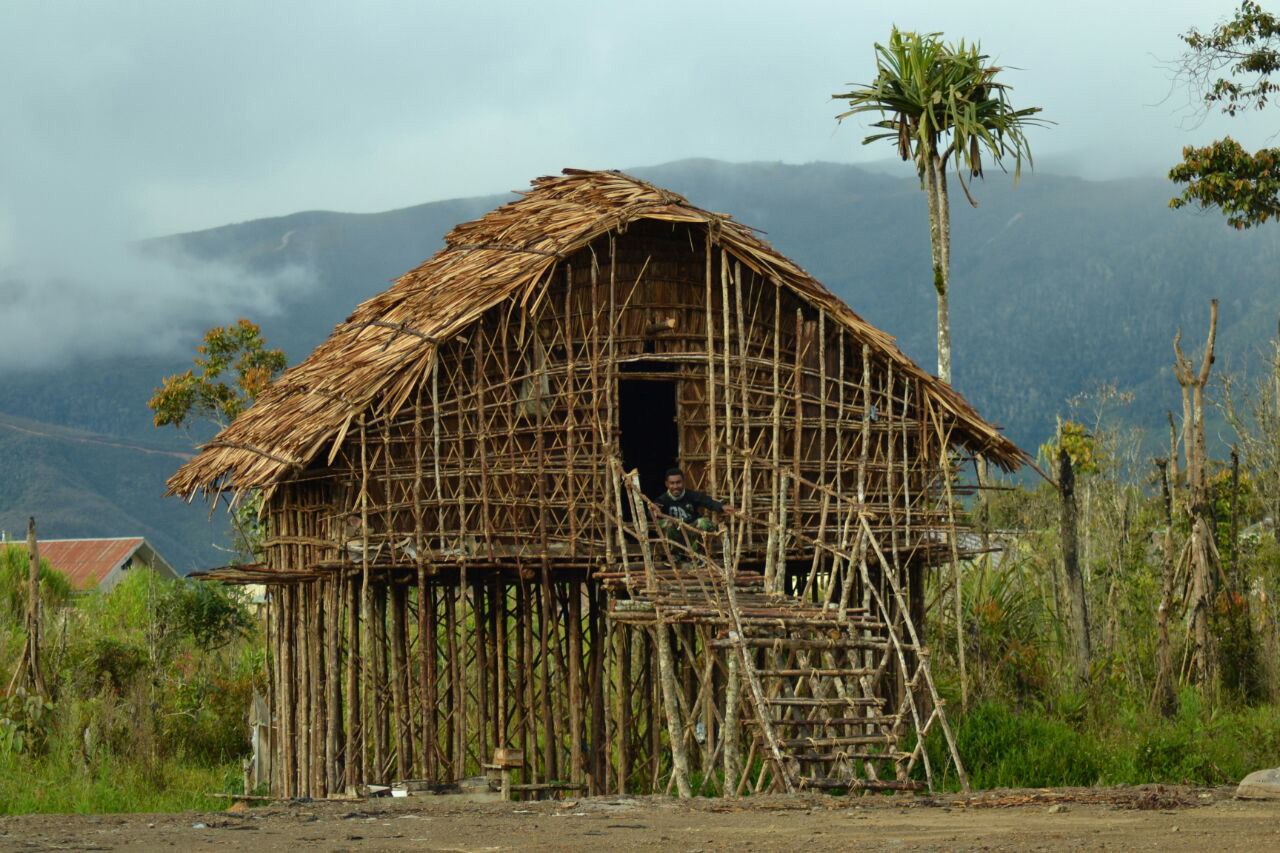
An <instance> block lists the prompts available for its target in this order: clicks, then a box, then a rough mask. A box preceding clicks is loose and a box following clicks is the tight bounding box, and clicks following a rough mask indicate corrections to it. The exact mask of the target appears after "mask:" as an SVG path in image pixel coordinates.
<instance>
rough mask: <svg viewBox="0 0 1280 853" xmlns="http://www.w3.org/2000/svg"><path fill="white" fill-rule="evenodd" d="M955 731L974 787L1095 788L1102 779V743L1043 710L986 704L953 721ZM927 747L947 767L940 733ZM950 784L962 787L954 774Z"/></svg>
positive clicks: (932, 757) (936, 761) (936, 762)
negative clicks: (1023, 709)
mask: <svg viewBox="0 0 1280 853" xmlns="http://www.w3.org/2000/svg"><path fill="white" fill-rule="evenodd" d="M952 730H953V732H954V733H955V737H956V747H957V748H958V749H959V751H960V757H961V760H962V761H963V762H964V765H965V770H966V771H968V774H969V783H970V785H972V786H973V787H975V788H1043V787H1050V786H1056V785H1093V784H1096V783H1097V782H1098V781H1099V779H1100V778H1101V777H1102V775H1103V762H1102V760H1101V758H1100V756H1101V752H1102V750H1101V747H1100V745H1099V743H1098V742H1097V741H1096V740H1095V739H1094V738H1092V737H1089V736H1087V735H1084V734H1081V733H1080V732H1078V731H1076V730H1075V729H1074V728H1072V727H1071V726H1070V725H1068V724H1067V723H1065V722H1062V721H1061V720H1056V719H1053V718H1051V717H1049V716H1047V715H1045V714H1043V713H1041V712H1035V711H1015V710H1013V709H1012V708H1010V707H1008V706H1006V705H1002V704H999V703H996V702H990V701H988V702H983V703H981V704H979V705H976V706H974V707H973V708H972V709H971V710H970V711H969V713H968V714H965V715H964V716H963V717H961V718H960V719H959V720H958V721H953V725H952ZM927 745H928V748H929V757H930V760H931V761H932V763H933V765H934V767H935V768H938V767H944V766H947V764H948V760H949V759H948V757H947V755H946V744H945V742H944V741H943V740H942V738H941V737H940V732H939V733H937V734H934V733H931V734H930V738H929V742H928V744H927ZM945 781H946V783H947V784H948V785H949V786H950V787H956V786H958V780H957V779H956V778H955V777H954V776H953V775H951V776H949V777H948V779H947V780H945Z"/></svg>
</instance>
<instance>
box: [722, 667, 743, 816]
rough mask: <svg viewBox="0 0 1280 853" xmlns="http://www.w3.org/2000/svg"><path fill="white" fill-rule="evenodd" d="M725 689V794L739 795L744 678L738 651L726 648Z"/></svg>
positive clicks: (730, 795) (727, 795)
mask: <svg viewBox="0 0 1280 853" xmlns="http://www.w3.org/2000/svg"><path fill="white" fill-rule="evenodd" d="M724 657H725V664H726V667H725V669H726V670H727V671H728V675H727V676H726V677H725V690H724V735H723V740H724V796H726V797H736V796H737V795H738V778H739V777H740V776H741V775H742V748H741V746H740V745H739V743H738V704H739V702H740V701H741V695H742V694H741V691H742V680H741V678H740V677H739V676H738V652H737V650H736V649H726V650H725V655H724Z"/></svg>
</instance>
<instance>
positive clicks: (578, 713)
mask: <svg viewBox="0 0 1280 853" xmlns="http://www.w3.org/2000/svg"><path fill="white" fill-rule="evenodd" d="M568 587H569V626H568V633H569V661H568V664H569V666H568V676H569V685H568V689H569V780H570V781H571V782H573V784H575V785H581V784H582V780H583V774H582V705H583V697H582V584H581V583H580V582H578V581H576V580H574V581H570V582H569V584H568Z"/></svg>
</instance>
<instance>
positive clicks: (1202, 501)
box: [1173, 299, 1220, 685]
mask: <svg viewBox="0 0 1280 853" xmlns="http://www.w3.org/2000/svg"><path fill="white" fill-rule="evenodd" d="M1217 330H1218V300H1216V299H1213V300H1210V302H1209V336H1208V339H1207V340H1206V342H1205V348H1204V357H1203V358H1202V359H1201V362H1200V367H1199V369H1198V370H1193V367H1192V363H1191V360H1190V359H1188V358H1187V357H1186V355H1184V354H1183V352H1182V345H1181V344H1182V330H1181V329H1179V330H1178V332H1177V334H1175V335H1174V337H1173V353H1174V366H1173V369H1174V375H1175V376H1176V377H1177V379H1178V385H1179V386H1180V387H1181V388H1182V450H1183V454H1184V459H1185V465H1184V469H1185V471H1186V478H1187V507H1188V511H1189V512H1190V514H1191V534H1190V536H1188V538H1187V542H1186V545H1185V546H1184V547H1183V550H1182V558H1181V563H1180V566H1179V572H1180V573H1181V572H1186V573H1187V574H1186V577H1187V579H1188V580H1189V583H1188V584H1187V596H1186V600H1185V607H1186V611H1187V612H1188V613H1190V614H1191V633H1192V641H1193V644H1194V652H1193V657H1192V665H1193V667H1194V671H1195V681H1196V683H1198V684H1200V685H1205V684H1208V683H1210V681H1211V679H1212V676H1213V672H1214V665H1213V648H1212V637H1211V635H1210V633H1209V597H1210V590H1211V588H1212V583H1213V578H1215V577H1216V576H1217V574H1218V572H1219V571H1220V569H1219V558H1218V547H1217V544H1216V543H1215V541H1214V536H1213V527H1212V525H1211V523H1210V520H1209V513H1210V506H1209V490H1208V485H1207V481H1206V478H1205V457H1206V453H1205V440H1204V386H1205V385H1206V383H1208V381H1209V370H1210V368H1212V366H1213V348H1214V343H1215V341H1216V338H1217Z"/></svg>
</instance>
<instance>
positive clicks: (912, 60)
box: [831, 27, 1050, 382]
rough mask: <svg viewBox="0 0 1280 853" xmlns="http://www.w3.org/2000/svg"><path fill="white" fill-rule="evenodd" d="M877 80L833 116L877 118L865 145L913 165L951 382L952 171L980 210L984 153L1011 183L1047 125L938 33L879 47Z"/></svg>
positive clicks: (971, 54) (899, 34) (942, 365)
mask: <svg viewBox="0 0 1280 853" xmlns="http://www.w3.org/2000/svg"><path fill="white" fill-rule="evenodd" d="M875 49H876V77H875V80H874V81H873V82H872V83H870V84H859V83H851V84H850V86H852V87H853V88H852V89H851V90H850V91H848V92H844V93H841V94H836V95H832V96H831V97H832V98H833V99H836V100H845V101H848V102H849V109H848V110H847V111H845V112H843V113H841V114H840V115H838V116H836V119H837V120H838V121H843V120H844V119H846V118H848V117H849V116H852V115H856V114H858V113H866V112H878V113H880V114H881V115H882V116H884V118H882V119H881V120H880V121H877V122H874V123H873V125H872V126H873V127H877V128H881V129H882V130H884V131H885V132H883V133H875V134H872V135H871V136H868V137H867V138H866V139H864V140H863V141H862V144H863V145H867V144H869V143H872V142H875V141H876V140H880V139H891V140H893V141H894V144H895V145H896V146H897V149H898V154H899V155H900V156H901V157H902V159H903V160H911V161H914V162H915V164H916V169H917V171H918V172H919V174H920V181H921V184H922V186H923V189H924V191H925V195H926V197H927V198H928V204H929V238H930V243H931V246H932V249H933V287H934V290H935V291H936V292H937V294H938V376H939V377H940V378H941V379H942V380H943V381H945V382H950V381H951V323H950V319H949V316H948V315H949V311H948V292H949V288H950V281H951V208H950V200H949V198H948V196H947V169H948V168H950V167H951V166H953V165H954V166H955V169H956V176H957V177H958V178H959V180H960V187H961V189H963V190H964V194H965V198H967V199H968V200H969V203H970V204H972V205H973V206H975V207H976V206H977V202H976V201H974V199H973V196H972V195H971V194H970V193H969V187H968V186H967V185H966V184H965V181H964V173H965V172H968V173H969V176H970V178H976V177H982V152H983V151H984V150H985V151H987V152H988V153H989V155H990V157H991V159H992V160H993V161H994V162H995V163H996V165H998V166H1000V167H1001V168H1003V167H1004V159H1005V158H1006V157H1008V158H1011V159H1012V160H1013V162H1014V181H1015V182H1016V181H1017V179H1018V176H1019V175H1020V174H1021V172H1022V161H1023V159H1024V158H1025V159H1026V161H1027V163H1028V164H1030V163H1031V149H1030V148H1029V147H1028V145H1027V139H1026V136H1025V135H1024V130H1025V128H1027V127H1029V126H1036V125H1040V126H1043V125H1046V124H1049V123H1050V122H1046V121H1044V120H1043V119H1037V118H1033V116H1034V115H1035V114H1036V113H1038V112H1040V108H1039V107H1029V108H1027V109H1021V110H1015V109H1014V108H1013V107H1012V106H1010V104H1009V100H1008V92H1009V87H1008V86H1006V85H1005V84H1003V83H998V82H996V80H995V78H996V75H997V74H999V73H1000V71H1001V69H1000V68H998V67H996V66H993V65H988V64H986V63H987V60H988V58H989V57H988V56H986V55H985V54H983V53H982V52H981V51H980V50H979V48H978V45H977V44H972V45H966V44H965V43H964V42H963V41H961V42H959V43H958V44H952V45H948V44H944V43H943V42H942V34H941V33H927V34H923V35H922V34H920V33H914V32H903V31H901V30H899V29H898V28H897V27H894V28H893V31H892V33H890V35H889V44H888V45H887V46H886V45H882V44H879V43H877V44H876V48H875Z"/></svg>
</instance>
